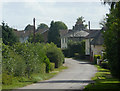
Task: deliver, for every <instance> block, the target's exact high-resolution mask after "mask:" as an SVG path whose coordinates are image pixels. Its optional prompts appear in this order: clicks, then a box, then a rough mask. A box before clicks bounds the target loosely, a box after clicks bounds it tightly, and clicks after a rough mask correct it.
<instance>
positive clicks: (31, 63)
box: [2, 43, 64, 84]
mask: <svg viewBox="0 0 120 91" xmlns="http://www.w3.org/2000/svg"><path fill="white" fill-rule="evenodd" d="M49 53H53V55H49ZM52 58H53V60H52V61H51V59H52ZM63 60H64V56H63V54H62V52H61V50H60V49H59V48H57V47H56V46H55V45H54V44H53V43H51V44H42V43H35V44H34V43H17V44H15V45H13V46H8V45H5V44H3V45H2V72H3V74H4V77H3V84H7V83H8V82H6V80H5V79H6V77H7V79H8V80H10V77H12V76H13V77H17V76H19V77H20V76H27V77H28V78H30V77H31V74H34V73H41V74H43V73H49V72H50V70H51V71H52V70H53V69H54V65H53V66H52V67H51V64H50V62H54V63H55V64H56V67H60V66H61V65H62V64H63Z"/></svg>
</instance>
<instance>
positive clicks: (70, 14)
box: [0, 0, 109, 30]
mask: <svg viewBox="0 0 120 91" xmlns="http://www.w3.org/2000/svg"><path fill="white" fill-rule="evenodd" d="M0 7H1V6H0ZM106 13H109V6H107V5H103V4H102V3H101V2H96V1H95V0H91V1H90V0H89V1H87V0H86V1H85V0H84V1H81V0H79V1H78V0H77V1H76V0H69V1H65V0H58V1H57V0H51V1H50V0H44V1H40V0H29V1H28V0H21V1H19V2H18V1H16V0H11V1H8V0H6V1H4V2H2V15H0V16H1V22H2V21H4V22H5V23H7V24H8V25H9V26H10V27H12V28H15V29H18V30H23V29H24V28H25V27H26V26H27V25H28V24H31V25H32V24H33V18H35V19H36V27H37V26H38V25H39V24H40V23H45V24H47V25H48V26H50V23H51V21H52V20H54V21H62V22H64V23H65V24H66V25H67V26H68V28H69V29H72V27H73V26H74V25H75V23H76V20H77V18H78V17H80V16H83V17H84V20H85V21H86V22H85V24H88V21H90V22H91V29H99V28H100V25H99V23H100V22H101V21H102V20H103V18H104V17H105V15H106Z"/></svg>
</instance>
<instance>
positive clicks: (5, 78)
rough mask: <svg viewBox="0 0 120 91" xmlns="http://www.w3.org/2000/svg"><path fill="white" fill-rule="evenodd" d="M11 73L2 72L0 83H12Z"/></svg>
mask: <svg viewBox="0 0 120 91" xmlns="http://www.w3.org/2000/svg"><path fill="white" fill-rule="evenodd" d="M11 78H12V75H10V74H9V75H8V74H7V73H3V74H2V84H5V85H10V84H12V79H11Z"/></svg>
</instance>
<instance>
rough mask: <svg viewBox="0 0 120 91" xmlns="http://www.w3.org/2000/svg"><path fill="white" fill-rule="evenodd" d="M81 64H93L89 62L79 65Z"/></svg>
mask: <svg viewBox="0 0 120 91" xmlns="http://www.w3.org/2000/svg"><path fill="white" fill-rule="evenodd" d="M79 64H92V63H90V62H87V63H79Z"/></svg>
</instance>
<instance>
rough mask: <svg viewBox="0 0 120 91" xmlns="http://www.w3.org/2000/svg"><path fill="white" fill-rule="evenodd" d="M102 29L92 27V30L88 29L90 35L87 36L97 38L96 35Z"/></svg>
mask: <svg viewBox="0 0 120 91" xmlns="http://www.w3.org/2000/svg"><path fill="white" fill-rule="evenodd" d="M99 31H100V29H92V30H88V31H87V32H88V33H89V35H88V36H86V38H95V36H96V35H97V34H98V33H99Z"/></svg>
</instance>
